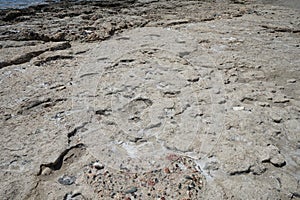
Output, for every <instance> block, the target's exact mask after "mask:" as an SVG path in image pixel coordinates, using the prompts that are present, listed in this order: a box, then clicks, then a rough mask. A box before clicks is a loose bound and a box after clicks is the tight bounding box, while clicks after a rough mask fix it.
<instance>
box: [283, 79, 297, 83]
mask: <svg viewBox="0 0 300 200" xmlns="http://www.w3.org/2000/svg"><path fill="white" fill-rule="evenodd" d="M296 81H297V80H296V79H289V80H287V81H286V82H288V83H296Z"/></svg>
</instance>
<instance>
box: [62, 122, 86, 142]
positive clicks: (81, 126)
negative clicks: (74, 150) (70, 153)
mask: <svg viewBox="0 0 300 200" xmlns="http://www.w3.org/2000/svg"><path fill="white" fill-rule="evenodd" d="M87 124H88V122H84V123H83V124H82V125H80V126H78V127H75V128H74V129H73V130H72V131H71V132H69V133H68V134H67V136H68V144H70V143H71V141H72V139H71V138H72V137H74V136H75V135H76V134H77V132H78V130H80V129H82V128H84V127H85V126H86V125H87Z"/></svg>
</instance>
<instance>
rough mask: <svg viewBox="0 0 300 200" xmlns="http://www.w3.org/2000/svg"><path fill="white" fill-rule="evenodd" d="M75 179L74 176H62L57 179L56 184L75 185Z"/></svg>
mask: <svg viewBox="0 0 300 200" xmlns="http://www.w3.org/2000/svg"><path fill="white" fill-rule="evenodd" d="M75 181H76V177H75V176H66V175H64V176H63V177H60V178H59V179H58V182H59V183H60V184H62V185H72V184H73V183H75Z"/></svg>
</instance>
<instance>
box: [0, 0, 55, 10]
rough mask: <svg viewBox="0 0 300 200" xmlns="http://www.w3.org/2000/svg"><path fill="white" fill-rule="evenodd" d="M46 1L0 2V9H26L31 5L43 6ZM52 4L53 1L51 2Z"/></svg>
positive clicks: (7, 0) (5, 0) (10, 0)
mask: <svg viewBox="0 0 300 200" xmlns="http://www.w3.org/2000/svg"><path fill="white" fill-rule="evenodd" d="M49 2H51V1H49V0H48V1H47V0H0V9H8V8H26V7H29V6H32V5H38V4H45V3H49ZM52 2H53V1H52Z"/></svg>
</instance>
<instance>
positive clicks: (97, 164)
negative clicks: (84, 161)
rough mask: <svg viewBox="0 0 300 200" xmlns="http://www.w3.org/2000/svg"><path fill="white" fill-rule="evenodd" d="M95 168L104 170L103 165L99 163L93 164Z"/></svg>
mask: <svg viewBox="0 0 300 200" xmlns="http://www.w3.org/2000/svg"><path fill="white" fill-rule="evenodd" d="M93 167H94V168H95V169H98V170H100V169H104V165H102V164H100V163H98V162H95V163H94V164H93Z"/></svg>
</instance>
